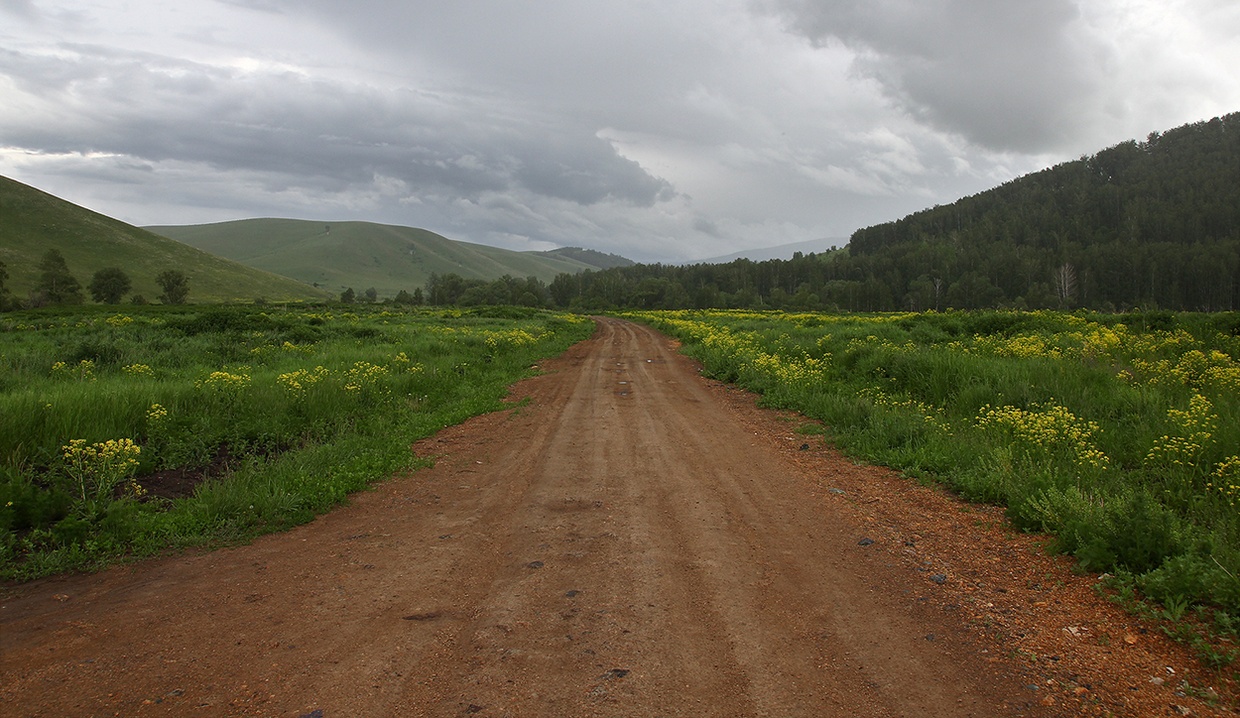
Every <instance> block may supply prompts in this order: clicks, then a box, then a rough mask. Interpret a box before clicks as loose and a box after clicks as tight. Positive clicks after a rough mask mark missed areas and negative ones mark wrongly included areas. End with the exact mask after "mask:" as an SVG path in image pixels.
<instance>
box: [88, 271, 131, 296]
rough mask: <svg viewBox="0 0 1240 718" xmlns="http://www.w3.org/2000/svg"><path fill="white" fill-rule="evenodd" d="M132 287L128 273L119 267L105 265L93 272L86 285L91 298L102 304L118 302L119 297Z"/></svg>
mask: <svg viewBox="0 0 1240 718" xmlns="http://www.w3.org/2000/svg"><path fill="white" fill-rule="evenodd" d="M132 288H133V282H131V281H129V275H128V274H125V271H124V270H122V269H120V268H119V267H105V268H104V269H100V270H99V271H98V272H95V275H94V276H93V277H91V279H90V285H89V287H88V289H90V296H91V298H92V299H94V300H95V301H96V302H100V303H102V304H119V303H120V301H121V297H123V296H125V295H126V294H128V293H129V290H130V289H132Z"/></svg>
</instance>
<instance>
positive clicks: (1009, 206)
mask: <svg viewBox="0 0 1240 718" xmlns="http://www.w3.org/2000/svg"><path fill="white" fill-rule="evenodd" d="M849 250H850V253H851V255H852V259H853V260H854V262H853V264H855V265H857V268H863V269H864V270H865V274H868V275H869V276H871V277H874V278H877V279H879V280H880V281H883V282H884V283H886V284H887V285H888V288H889V289H890V291H891V293H892V299H894V300H895V302H896V303H906V304H913V305H916V304H921V305H922V306H930V307H933V306H934V304H932V303H931V304H927V303H926V301H925V299H926V297H925V296H924V295H925V294H926V292H925V285H926V284H927V283H932V282H934V280H936V279H937V280H939V281H940V283H941V284H942V286H944V287H946V288H948V290H949V291H950V287H951V286H953V285H955V286H956V287H957V292H956V297H955V298H954V299H953V301H952V305H954V306H964V307H969V306H994V305H996V304H1003V303H1005V302H1014V301H1015V300H1016V299H1018V298H1025V299H1026V301H1027V302H1028V303H1029V304H1030V305H1031V306H1045V305H1046V304H1048V303H1051V302H1053V303H1056V304H1057V305H1062V306H1080V305H1084V306H1092V307H1099V308H1110V307H1113V308H1125V307H1134V306H1158V307H1163V308H1169V309H1186V310H1205V311H1210V310H1220V309H1236V308H1240V280H1238V279H1237V275H1238V274H1240V112H1237V113H1232V114H1229V115H1225V116H1223V117H1215V118H1213V119H1211V120H1207V121H1202V122H1195V123H1192V124H1188V125H1184V126H1181V127H1177V128H1175V129H1171V130H1168V131H1166V132H1163V133H1161V134H1160V133H1158V132H1153V133H1150V135H1149V136H1148V137H1147V138H1146V140H1145V141H1143V142H1138V141H1136V140H1129V141H1127V142H1121V143H1120V144H1118V145H1115V146H1113V147H1109V148H1107V149H1104V150H1102V151H1100V152H1098V153H1096V154H1094V155H1091V156H1087V157H1082V158H1081V159H1079V160H1075V161H1072V162H1065V163H1063V164H1060V165H1056V166H1055V167H1052V168H1050V169H1047V170H1043V171H1041V172H1035V173H1033V174H1029V175H1026V176H1023V177H1020V178H1018V179H1015V180H1012V181H1011V182H1008V183H1006V184H1003V185H1001V186H999V187H996V188H994V189H991V190H988V191H986V192H982V193H980V194H977V195H974V196H972V197H965V198H964V199H961V200H959V201H957V202H954V203H952V204H950V205H946V206H941V207H934V208H933V209H927V210H925V211H922V212H918V213H915V214H912V215H909V216H907V217H905V218H903V219H900V220H897V221H895V222H888V223H885V224H881V225H877V226H874V227H868V228H865V229H861V230H858V231H857V232H856V233H854V234H853V236H852V239H851V240H850V242H849ZM919 280H921V281H919ZM914 284H919V285H920V288H914V286H913V285H914ZM910 292H911V293H912V294H914V295H915V296H914V298H913V300H912V301H911V302H901V299H902V298H905V297H906V293H910ZM938 299H939V300H943V299H946V297H939V298H938Z"/></svg>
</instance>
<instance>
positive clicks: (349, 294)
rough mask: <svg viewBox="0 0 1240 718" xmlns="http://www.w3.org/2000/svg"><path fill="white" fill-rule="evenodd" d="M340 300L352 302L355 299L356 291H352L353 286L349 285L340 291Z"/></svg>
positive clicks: (346, 302)
mask: <svg viewBox="0 0 1240 718" xmlns="http://www.w3.org/2000/svg"><path fill="white" fill-rule="evenodd" d="M340 301H342V302H344V303H345V304H352V303H353V302H355V301H357V293H356V292H354V291H353V287H349V288H348V289H346V290H344V291H343V292H341V293H340Z"/></svg>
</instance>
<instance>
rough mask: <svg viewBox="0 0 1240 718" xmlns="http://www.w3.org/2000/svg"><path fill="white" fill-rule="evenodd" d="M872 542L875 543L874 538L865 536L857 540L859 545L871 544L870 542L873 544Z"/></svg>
mask: <svg viewBox="0 0 1240 718" xmlns="http://www.w3.org/2000/svg"><path fill="white" fill-rule="evenodd" d="M872 543H874V539H872V538H863V539H861V540H860V541H858V542H857V545H858V546H869V545H870V544H872Z"/></svg>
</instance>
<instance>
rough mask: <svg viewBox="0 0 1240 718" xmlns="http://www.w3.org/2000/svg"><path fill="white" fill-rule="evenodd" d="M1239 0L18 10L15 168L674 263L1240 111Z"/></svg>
mask: <svg viewBox="0 0 1240 718" xmlns="http://www.w3.org/2000/svg"><path fill="white" fill-rule="evenodd" d="M1238 37H1240V3H1236V2H1235V1H1234V0H1176V1H1175V2H1168V1H1167V0H1089V1H1088V2H1086V0H1039V1H1037V2H1030V1H1029V0H918V1H916V2H914V1H913V0H894V1H892V2H882V3H865V2H843V1H842V0H709V1H708V0H663V1H662V2H644V3H636V2H616V1H615V0H611V1H609V2H600V1H598V0H571V1H570V0H547V1H545V2H537V3H514V2H499V1H498V0H476V1H471V2H429V1H428V0H353V1H352V2H339V0H180V1H178V2H173V3H168V2H162V1H159V2H157V1H156V0H90V1H89V2H87V0H0V175H5V176H9V177H12V178H14V179H16V180H19V181H21V182H25V183H27V184H30V185H33V186H35V187H38V188H40V189H43V190H46V191H48V192H51V193H53V194H56V195H58V196H60V197H63V198H65V199H68V200H70V201H72V202H75V203H78V204H81V205H84V206H87V207H89V208H91V209H94V210H97V211H99V212H103V213H105V214H108V215H110V216H114V217H116V218H118V219H121V220H124V221H126V222H130V223H132V224H136V225H155V224H159V225H184V224H198V223H204V222H218V221H224V220H234V219H243V218H252V217H295V218H301V219H307V220H315V221H345V220H367V221H372V222H380V223H387V224H394V225H403V226H410V227H421V228H425V229H428V230H431V231H434V232H437V233H439V234H442V235H444V236H446V237H450V238H452V239H458V240H465V241H469V242H475V243H482V244H488V245H493V246H498V247H504V248H509V249H517V250H546V249H551V248H554V247H560V246H580V247H586V248H589V249H595V250H600V251H603V252H612V253H616V254H620V255H623V256H626V257H630V258H632V259H635V260H639V261H663V262H680V261H685V260H690V259H692V258H695V257H712V256H721V255H726V254H729V253H732V252H738V251H742V250H749V249H753V248H762V247H776V246H780V245H786V244H790V243H796V242H805V241H810V240H813V239H815V238H820V237H847V236H849V235H850V234H852V232H853V231H854V230H855V229H857V228H859V227H863V226H868V225H873V224H877V223H880V222H884V221H888V220H892V219H896V218H899V217H901V216H903V215H905V214H908V213H910V212H913V211H916V210H919V209H922V208H926V207H930V206H933V205H935V204H947V203H950V202H952V201H954V200H955V199H957V198H959V197H961V196H964V195H968V194H973V193H976V192H979V191H981V190H984V189H987V188H990V187H992V186H995V185H998V184H1000V183H1002V182H1005V181H1007V180H1010V179H1012V178H1014V177H1016V176H1018V175H1021V174H1024V173H1026V172H1029V171H1032V170H1036V169H1040V168H1043V167H1046V166H1049V165H1051V164H1054V163H1056V162H1059V161H1063V160H1067V159H1074V158H1076V157H1077V156H1079V155H1081V154H1084V153H1092V152H1095V151H1097V150H1100V149H1102V148H1104V147H1106V146H1109V145H1112V144H1115V143H1117V142H1119V141H1122V140H1125V139H1129V138H1138V139H1139V138H1143V137H1145V135H1146V134H1148V133H1149V132H1151V131H1154V130H1164V129H1167V128H1171V127H1175V126H1178V125H1181V124H1184V123H1186V122H1191V121H1196V120H1202V119H1208V118H1209V117H1212V116H1216V115H1221V114H1225V113H1227V112H1232V111H1235V110H1237V109H1240V73H1237V72H1236V71H1235V68H1237V67H1240V42H1237V41H1236V38H1238Z"/></svg>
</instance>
